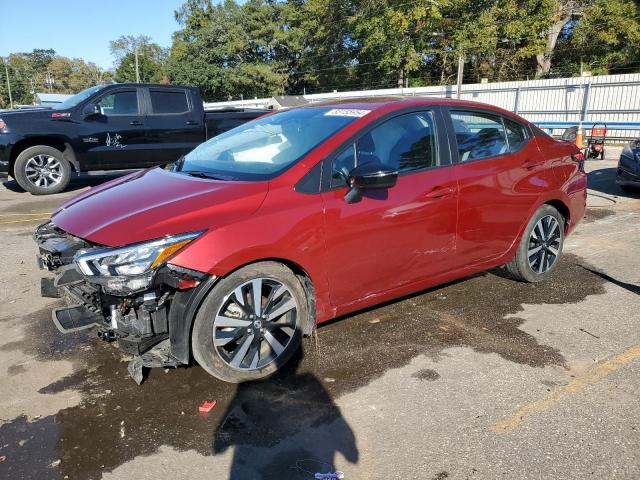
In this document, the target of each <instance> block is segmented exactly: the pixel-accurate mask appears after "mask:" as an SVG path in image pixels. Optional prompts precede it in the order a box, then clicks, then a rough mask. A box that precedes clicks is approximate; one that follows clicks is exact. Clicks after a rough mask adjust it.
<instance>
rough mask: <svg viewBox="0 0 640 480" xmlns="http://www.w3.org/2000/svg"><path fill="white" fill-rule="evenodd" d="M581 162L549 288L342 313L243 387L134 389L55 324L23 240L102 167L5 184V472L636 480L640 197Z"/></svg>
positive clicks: (1, 433) (448, 289)
mask: <svg viewBox="0 0 640 480" xmlns="http://www.w3.org/2000/svg"><path fill="white" fill-rule="evenodd" d="M609 152H610V154H611V155H615V154H616V153H618V152H619V150H618V151H616V150H615V149H613V148H611V149H609ZM587 169H588V171H589V186H590V195H589V208H588V210H587V215H586V218H585V219H584V220H583V221H582V223H581V224H580V225H579V227H578V228H577V230H576V232H575V233H574V234H573V235H572V236H570V237H569V238H568V239H567V240H566V243H565V256H564V257H563V259H562V263H561V265H560V266H559V268H558V269H557V271H556V272H555V274H554V276H553V278H551V279H550V280H549V281H547V282H544V283H541V284H535V285H533V284H524V283H518V282H515V281H512V280H510V279H508V278H505V277H504V276H503V275H502V274H501V272H499V271H493V272H487V273H484V274H481V275H476V276H473V277H471V278H466V279H463V280H460V281H457V282H453V283H451V284H448V285H446V286H443V287H440V288H435V289H432V290H429V291H426V292H422V293H420V294H417V295H413V296H410V297H408V298H404V299H402V300H399V301H395V302H389V303H387V304H385V305H382V306H380V307H377V308H372V309H369V310H367V311H364V312H360V313H358V314H355V315H349V316H347V317H344V318H341V319H338V320H336V321H332V322H330V323H329V324H326V325H323V326H321V327H320V328H319V329H318V331H317V335H316V336H315V337H314V338H312V339H310V340H307V341H305V345H304V349H303V351H302V353H301V354H300V355H298V356H297V357H296V358H295V359H294V361H293V362H291V364H290V365H288V366H287V368H285V369H284V371H282V372H281V373H279V374H278V375H276V376H275V377H273V378H271V379H268V380H265V381H263V382H256V383H252V384H245V385H240V386H236V385H230V384H225V383H223V382H220V381H218V380H216V379H214V378H212V377H210V376H209V375H207V374H206V373H205V372H204V371H203V370H202V369H201V368H199V367H198V366H191V367H189V368H179V369H175V370H174V369H172V370H163V369H156V370H152V371H151V373H150V375H149V378H148V379H147V381H146V382H145V383H143V384H142V385H141V386H138V385H136V384H135V383H134V382H133V381H132V380H131V379H130V378H129V376H128V374H127V362H128V360H129V358H128V357H126V356H125V355H124V354H123V353H122V352H121V351H119V350H118V349H117V348H115V347H114V346H113V345H110V344H106V343H103V342H101V341H99V340H98V339H97V338H94V337H92V336H91V335H90V334H88V333H82V332H80V333H76V334H71V335H62V334H60V333H59V332H58V331H57V330H56V328H55V327H54V325H53V324H52V322H51V320H50V312H51V309H52V308H53V307H55V306H56V305H57V301H55V300H51V299H43V298H41V297H40V295H39V286H38V285H39V283H38V282H39V277H40V273H39V271H38V270H37V267H36V264H35V253H36V248H35V245H34V243H33V241H32V239H31V233H32V231H33V229H34V227H35V226H36V225H37V224H38V223H41V222H43V221H44V219H46V218H48V215H49V214H50V213H51V211H52V210H53V209H54V208H55V206H56V205H58V204H59V203H61V202H62V201H63V200H64V199H66V198H69V197H71V196H72V195H74V194H76V193H78V192H79V191H81V190H83V189H85V188H88V187H90V186H91V185H96V184H98V183H99V182H100V181H103V180H104V178H98V179H91V180H83V181H76V182H74V183H73V184H72V186H71V189H70V190H69V191H67V192H65V193H62V194H58V195H54V196H49V197H34V196H31V195H29V194H27V193H21V192H19V191H17V188H16V186H15V183H14V182H5V183H4V184H3V185H0V245H1V246H2V253H3V255H1V256H0V371H3V374H2V375H0V478H7V479H21V478H29V479H31V478H37V479H49V478H51V479H65V478H68V479H85V478H107V479H126V480H130V479H132V478H140V479H164V478H190V479H194V480H196V479H211V478H220V479H222V478H232V479H242V480H245V479H246V480H249V479H253V478H277V479H311V478H313V474H314V473H316V472H327V471H330V470H331V471H335V470H341V471H343V472H344V474H345V477H344V478H346V479H383V478H384V479H389V478H393V479H396V478H397V479H412V478H416V479H438V480H443V479H495V478H509V479H538V478H540V479H542V478H544V479H549V478H562V479H584V478H594V479H614V478H615V479H637V478H640V415H639V414H640V401H639V396H640V332H639V326H640V313H639V312H640V268H639V267H640V261H639V255H638V252H639V251H640V195H632V194H628V193H624V192H622V191H621V190H620V189H619V188H618V187H617V186H616V185H615V183H614V177H615V161H614V157H611V159H609V160H604V161H589V162H588V163H587ZM211 399H215V400H216V401H217V404H216V406H215V408H214V409H213V410H212V412H211V413H210V414H208V415H205V416H202V415H199V414H198V405H199V404H200V403H202V402H203V401H204V400H211Z"/></svg>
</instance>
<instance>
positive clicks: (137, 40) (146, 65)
mask: <svg viewBox="0 0 640 480" xmlns="http://www.w3.org/2000/svg"><path fill="white" fill-rule="evenodd" d="M109 49H110V51H111V54H112V55H113V56H114V57H115V59H116V72H115V79H116V81H118V82H135V81H137V75H136V61H137V64H138V67H137V68H138V74H139V76H140V81H141V82H166V81H167V79H166V73H165V67H166V61H167V56H168V53H167V51H166V50H165V49H163V48H162V47H160V45H158V44H157V43H153V42H152V41H151V38H150V37H148V36H146V35H139V36H137V37H134V36H132V35H122V36H121V37H119V38H117V39H116V40H112V41H111V42H109ZM136 57H137V59H136Z"/></svg>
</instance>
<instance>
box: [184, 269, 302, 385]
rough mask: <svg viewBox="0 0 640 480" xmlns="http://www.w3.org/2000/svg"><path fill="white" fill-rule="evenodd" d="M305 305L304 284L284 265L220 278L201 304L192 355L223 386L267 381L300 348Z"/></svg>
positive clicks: (245, 271) (195, 325)
mask: <svg viewBox="0 0 640 480" xmlns="http://www.w3.org/2000/svg"><path fill="white" fill-rule="evenodd" d="M256 291H259V292H260V294H259V298H260V306H259V307H258V308H256V307H255V302H254V298H257V297H256V296H255V293H254V292H256ZM307 304H308V303H307V298H306V294H305V290H304V288H303V286H302V284H301V283H300V280H299V279H298V277H296V275H295V274H294V273H293V272H292V271H291V270H289V269H288V268H287V267H285V266H284V265H282V264H280V263H276V262H260V263H256V264H253V265H248V266H246V267H243V268H241V269H239V270H237V271H236V272H233V273H232V274H230V275H229V276H228V277H225V278H223V279H222V280H220V281H219V282H218V283H217V284H216V285H215V286H214V287H213V289H212V290H211V291H210V292H209V294H208V295H207V296H206V297H205V299H204V300H203V302H202V305H201V306H200V309H199V311H198V314H197V315H196V318H195V321H194V325H193V334H192V337H191V344H192V348H193V356H194V358H195V359H196V361H197V362H198V364H200V366H201V367H202V368H204V369H205V370H206V371H207V372H208V373H210V374H211V375H213V376H214V377H217V378H219V379H220V380H223V381H225V382H231V383H241V382H247V381H252V380H259V379H261V378H265V377H267V376H269V375H271V374H273V373H275V372H276V371H277V370H278V369H279V368H280V367H282V366H283V365H284V364H285V363H286V362H287V361H288V360H289V359H290V358H291V356H292V355H293V354H294V353H295V352H296V350H297V349H298V348H299V347H300V343H301V338H302V325H304V324H305V322H307V321H308V315H309V312H308V309H307Z"/></svg>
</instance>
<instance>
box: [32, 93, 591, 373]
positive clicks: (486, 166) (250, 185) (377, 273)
mask: <svg viewBox="0 0 640 480" xmlns="http://www.w3.org/2000/svg"><path fill="white" fill-rule="evenodd" d="M585 203H586V175H585V173H584V157H583V154H582V153H580V151H579V149H578V148H577V147H576V146H575V145H574V144H572V143H569V142H565V141H560V140H554V139H553V138H551V137H550V136H548V135H547V134H545V133H543V132H542V131H541V130H540V129H538V128H536V127H535V126H533V125H532V124H530V123H528V122H527V121H525V120H523V119H522V118H520V117H518V116H516V115H513V114H511V113H509V112H507V111H505V110H502V109H499V108H496V107H492V106H488V105H483V104H478V103H473V102H465V101H456V100H435V99H434V100H426V99H416V98H391V99H380V98H377V99H362V100H358V101H354V102H351V103H323V104H315V105H311V106H307V107H302V108H296V109H292V110H288V111H284V112H279V113H275V114H273V115H269V116H265V117H263V118H260V119H258V120H254V121H252V122H249V123H247V124H245V125H242V126H240V127H237V128H235V129H233V130H231V131H229V132H226V133H224V134H222V135H219V136H217V137H215V138H213V139H211V140H209V141H208V142H206V143H204V144H202V145H200V146H199V147H198V148H196V149H195V150H193V151H192V152H190V153H189V154H187V155H186V156H185V157H184V159H182V160H181V161H179V162H176V163H175V164H173V165H171V166H170V167H167V168H165V169H162V168H154V169H149V170H145V171H142V172H138V173H134V174H131V175H129V176H126V177H123V178H120V179H117V180H114V181H112V182H109V183H107V184H104V185H101V186H99V187H96V188H94V189H91V190H89V191H88V192H85V193H82V194H80V195H78V196H77V197H75V198H73V199H72V200H70V201H68V202H67V203H65V204H64V205H62V206H61V207H60V208H58V209H57V210H56V211H55V212H54V214H53V216H52V218H51V222H49V223H46V224H44V225H42V226H41V227H39V228H38V229H37V231H36V233H35V238H36V241H37V242H38V246H39V249H40V256H39V258H40V261H41V265H42V266H43V267H44V268H46V269H47V270H49V271H50V272H52V273H53V277H52V278H49V279H48V280H47V279H45V280H44V282H43V291H44V293H45V294H47V295H61V296H64V297H66V298H67V299H68V300H69V302H70V304H71V305H70V306H69V307H65V308H60V309H57V310H55V311H54V314H53V317H54V321H55V323H56V324H57V325H58V327H59V328H60V329H61V330H62V331H68V330H76V329H81V328H89V327H94V326H97V329H98V331H99V335H100V336H101V338H103V339H105V340H108V341H113V340H115V341H117V342H118V343H119V344H120V346H121V347H122V348H123V349H125V350H126V351H128V352H131V353H133V354H135V355H137V357H136V359H135V360H134V361H133V362H132V363H131V365H130V371H131V372H132V374H133V376H134V378H136V380H137V381H141V379H142V377H141V373H140V372H141V369H142V367H152V366H168V365H171V366H177V365H183V364H188V363H189V361H190V358H191V357H192V356H193V358H195V360H196V361H197V362H198V363H199V364H200V365H201V366H202V367H203V368H204V369H205V370H207V371H208V372H209V373H210V374H212V375H214V376H216V377H218V378H220V379H222V380H225V381H228V382H243V381H248V380H255V379H259V378H263V377H265V376H267V375H269V374H271V373H273V372H274V371H276V370H277V369H278V368H280V367H281V366H282V365H283V364H284V363H285V362H286V361H287V360H288V359H289V358H290V357H291V355H292V354H293V352H295V350H296V349H297V348H298V347H299V345H300V342H301V337H302V336H303V335H309V334H310V333H311V332H312V331H313V329H314V328H315V326H316V325H317V324H318V323H322V322H325V321H327V320H330V319H332V318H335V317H337V316H341V315H345V314H348V313H350V312H353V311H356V310H358V309H362V308H365V307H369V306H372V305H375V304H378V303H380V302H384V301H387V300H390V299H394V298H398V297H400V296H403V295H406V294H409V293H412V292H417V291H420V290H423V289H425V288H428V287H432V286H434V285H438V284H442V283H444V282H448V281H451V280H454V279H457V278H461V277H464V276H468V275H471V274H474V273H476V272H480V271H484V270H487V269H490V268H494V267H499V266H504V268H505V269H506V271H507V272H509V273H510V274H511V275H512V276H513V277H514V278H515V279H518V280H520V281H526V282H538V281H541V280H544V279H545V278H547V277H548V276H549V275H550V274H551V273H552V272H553V270H554V269H555V268H556V267H557V265H558V262H559V261H560V258H561V255H562V246H563V242H564V239H565V236H566V235H568V234H570V233H571V232H572V230H573V229H574V228H575V226H576V225H577V223H578V222H579V221H580V219H581V218H582V216H583V214H584V211H585Z"/></svg>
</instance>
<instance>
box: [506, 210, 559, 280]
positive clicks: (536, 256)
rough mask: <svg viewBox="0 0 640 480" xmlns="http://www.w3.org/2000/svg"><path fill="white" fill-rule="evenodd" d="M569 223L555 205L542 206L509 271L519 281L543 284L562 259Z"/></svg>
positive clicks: (528, 225) (509, 265) (521, 240)
mask: <svg viewBox="0 0 640 480" xmlns="http://www.w3.org/2000/svg"><path fill="white" fill-rule="evenodd" d="M564 227H565V221H564V218H563V216H562V215H560V212H558V210H556V209H555V208H553V207H552V206H551V205H542V206H541V207H540V208H539V209H538V210H537V211H536V213H535V214H534V215H533V217H531V220H529V223H528V224H527V228H525V230H524V232H523V234H522V238H521V239H520V244H519V245H518V249H517V250H516V255H515V257H514V258H513V260H511V262H509V263H508V264H507V265H506V266H505V268H506V270H507V272H509V274H510V275H511V276H512V277H513V278H515V279H516V280H520V281H522V282H531V283H533V282H540V281H542V280H544V279H545V278H547V277H548V276H549V275H550V274H551V272H553V270H555V268H556V267H557V265H558V261H559V260H560V257H561V256H562V246H563V243H564Z"/></svg>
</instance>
